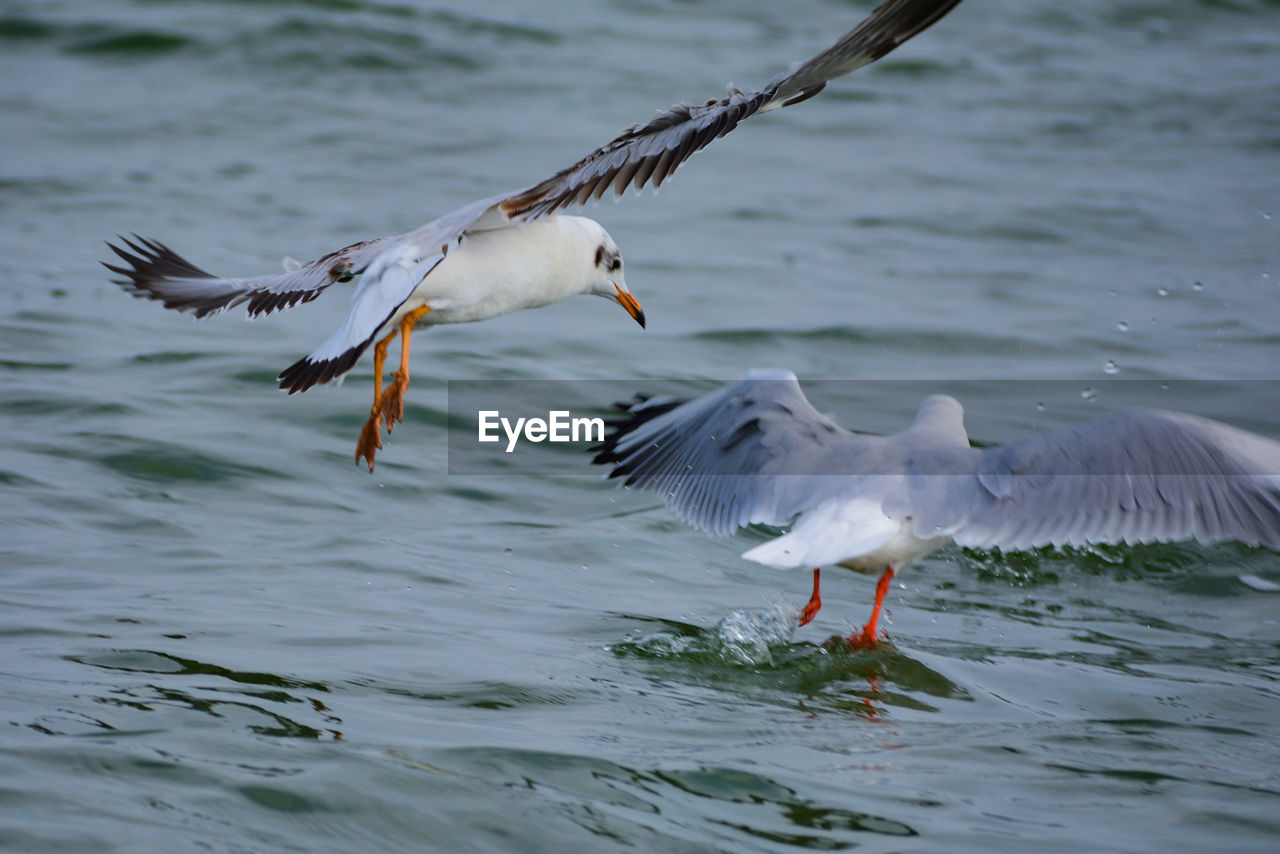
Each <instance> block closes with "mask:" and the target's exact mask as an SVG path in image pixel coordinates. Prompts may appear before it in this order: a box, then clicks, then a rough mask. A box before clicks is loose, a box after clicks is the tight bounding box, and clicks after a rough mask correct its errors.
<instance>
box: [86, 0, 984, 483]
mask: <svg viewBox="0 0 1280 854" xmlns="http://www.w3.org/2000/svg"><path fill="white" fill-rule="evenodd" d="M959 2H960V0H887V2H885V3H883V4H882V5H880V6H879V7H878V8H876V9H875V10H874V11H873V12H872V13H871V14H870V16H868V17H867V18H866V20H864V21H863V22H862V23H860V24H859V25H858V26H856V27H855V28H854V29H853V30H851V31H850V32H848V33H847V34H845V35H844V36H843V37H842V38H841V39H840V40H839V41H837V42H836V43H835V44H834V45H833V46H832V47H831V48H829V49H828V50H825V51H823V52H822V53H820V54H818V55H817V56H815V57H813V58H812V59H810V60H808V61H807V62H803V63H797V64H795V65H794V66H792V67H791V68H790V69H788V70H787V71H785V72H783V73H781V74H779V75H777V76H776V77H774V78H773V80H771V81H770V82H769V83H768V84H767V85H765V86H764V88H762V89H760V90H758V91H755V92H750V93H747V92H743V91H741V90H739V89H736V88H731V89H730V92H729V95H728V96H726V97H724V98H720V99H713V100H710V101H707V102H705V103H703V104H680V105H678V106H675V107H673V108H671V109H669V110H666V111H663V112H660V113H658V114H657V115H656V116H655V117H654V118H653V119H651V120H650V121H648V122H645V123H641V124H638V125H635V126H633V127H631V128H628V129H627V130H626V131H624V132H623V133H622V134H621V135H619V136H618V137H617V138H615V139H614V140H612V141H611V142H609V143H607V144H606V145H604V146H602V147H601V148H599V149H597V150H596V151H594V152H592V153H591V154H589V155H587V156H586V157H584V158H583V159H582V160H580V161H578V162H577V163H575V164H574V165H572V166H570V167H568V168H567V169H563V170H561V171H560V172H557V173H556V174H555V175H552V176H551V177H550V178H547V179H546V180H545V181H541V182H539V183H537V184H534V185H532V186H530V187H527V188H525V189H522V190H518V191H516V192H513V193H502V194H499V195H496V196H493V197H491V198H488V199H482V200H480V201H477V202H473V203H471V204H469V205H466V206H464V207H462V208H459V209H458V210H456V211H453V212H452V213H449V214H446V215H445V216H443V217H441V218H439V219H437V220H435V221H434V222H430V223H427V224H426V225H424V226H422V227H421V228H418V229H416V230H415V231H411V232H409V233H407V234H402V235H399V236H398V237H384V238H378V239H375V240H367V241H363V242H360V243H353V244H351V245H350V246H345V247H343V248H342V249H338V250H336V251H334V252H330V253H328V254H327V255H323V256H321V257H320V258H317V259H315V260H313V261H309V262H306V263H298V262H296V261H293V260H292V259H289V260H288V261H286V264H285V271H284V272H283V273H278V274H275V275H269V276H258V277H253V278H242V279H226V278H221V277H218V276H214V275H212V274H210V273H207V272H205V271H204V270H202V269H200V268H199V267H196V266H195V265H193V264H192V263H190V262H189V261H187V260H186V259H185V258H183V257H182V256H180V255H178V254H177V253H176V252H174V251H173V250H171V249H169V247H167V246H165V245H164V244H163V243H160V242H158V241H155V240H148V239H144V238H140V237H136V236H135V237H134V239H132V240H129V239H124V238H121V243H122V245H121V246H115V245H111V249H112V250H113V251H114V252H115V253H116V255H118V256H119V258H120V259H121V260H122V261H123V262H124V265H123V266H122V265H120V264H116V263H112V264H106V265H105V266H106V267H107V268H108V269H110V270H111V271H112V272H114V273H116V274H119V275H120V276H122V277H123V278H120V279H117V280H116V281H117V282H118V283H119V284H120V285H122V286H123V287H124V288H125V289H126V290H128V291H130V292H132V293H133V294H135V295H136V296H139V297H144V298H147V299H153V300H158V301H159V302H161V303H162V304H163V305H164V306H165V307H166V308H170V309H174V310H176V311H186V312H191V313H193V314H195V315H196V316H197V317H203V316H205V315H209V314H213V313H215V312H219V311H223V310H225V309H228V308H231V307H233V306H237V305H241V304H246V307H247V309H248V313H249V315H250V316H256V315H260V314H267V313H270V312H272V311H277V310H281V309H285V308H290V307H292V306H295V305H297V304H299V303H304V302H310V301H311V300H314V299H315V298H316V297H318V296H319V295H320V294H321V293H322V292H323V291H324V290H325V289H327V288H328V287H330V286H331V285H333V284H335V283H344V282H349V281H351V280H352V279H354V278H355V277H357V276H359V277H360V282H359V284H358V285H357V286H356V288H355V292H354V294H353V296H352V303H351V310H350V312H349V313H348V315H347V317H346V319H345V320H344V321H343V322H342V324H341V325H340V326H339V327H338V329H337V330H336V331H335V332H334V333H333V334H332V335H330V336H329V337H328V338H327V339H326V340H325V341H324V342H323V343H322V344H321V345H320V346H319V347H317V348H316V349H315V350H313V351H312V352H311V354H310V355H308V356H307V357H305V358H303V359H300V360H299V361H297V362H296V363H294V364H293V365H290V366H289V367H288V368H285V369H284V371H282V372H281V374H280V376H279V381H280V387H281V388H283V389H286V390H287V391H288V392H289V393H290V394H292V393H294V392H300V391H306V390H307V389H308V388H310V387H312V386H314V385H318V384H321V383H327V382H329V381H331V380H334V379H337V378H338V377H341V376H343V375H344V374H345V373H346V372H347V371H349V370H351V368H352V367H353V366H354V365H355V364H356V362H357V361H358V360H359V359H360V357H361V355H362V354H363V353H364V352H365V351H366V350H367V349H368V348H369V347H370V346H372V347H373V352H374V366H373V367H374V400H373V406H372V408H371V410H370V414H369V420H368V422H367V423H366V424H365V426H364V429H363V431H362V432H361V435H360V440H359V442H358V444H357V446H356V460H357V461H359V460H361V459H363V460H365V461H366V462H367V463H368V465H369V469H370V471H372V470H373V461H374V455H375V454H376V452H377V451H378V450H379V449H380V448H381V447H382V438H381V432H382V427H383V425H385V426H386V428H387V430H388V431H390V430H391V428H392V426H393V425H394V424H395V423H396V422H397V421H399V420H401V419H402V418H403V416H404V394H405V390H406V389H407V388H408V386H409V336H410V333H411V332H412V330H413V329H414V328H415V327H416V326H432V325H436V324H442V323H465V322H470V321H476V320H485V319H487V318H490V317H495V316H497V315H500V314H505V313H507V312H510V311H515V310H517V309H523V308H535V307H538V306H544V305H548V304H550V303H553V302H557V301H559V300H562V299H564V298H565V297H568V296H572V295H574V294H595V295H598V296H603V297H606V298H608V299H611V300H614V301H615V302H617V303H618V304H619V305H621V306H622V307H623V309H625V310H626V311H627V313H628V314H630V315H631V316H632V317H633V318H634V319H635V320H636V322H638V323H639V324H640V325H641V326H643V325H644V312H643V311H642V310H641V308H640V303H639V302H638V301H637V300H636V298H635V296H634V295H633V294H632V293H631V291H630V289H629V288H628V287H627V283H626V280H625V278H624V276H623V272H622V256H621V254H620V253H619V252H618V247H617V245H616V244H615V243H614V241H613V239H612V238H611V237H610V236H609V234H608V233H607V232H606V231H605V230H604V228H603V227H602V226H601V225H600V224H599V223H597V222H595V221H593V220H590V219H586V218H584V217H577V216H565V215H562V214H560V213H559V212H560V211H562V210H564V209H566V208H569V207H572V206H575V205H581V204H583V203H585V202H587V201H588V200H592V199H599V198H601V197H602V196H603V195H604V194H605V193H606V192H608V191H609V190H610V189H612V191H613V192H614V194H615V195H621V194H622V193H623V192H624V191H625V190H626V189H627V188H628V187H632V186H634V187H636V188H637V189H640V188H643V187H644V186H645V184H646V183H648V182H650V181H652V185H653V187H654V188H655V189H656V188H657V187H659V186H661V184H662V182H663V181H664V180H666V178H667V177H668V176H669V175H671V173H673V172H675V171H676V169H677V168H678V167H679V166H680V165H681V164H682V163H683V162H684V161H685V160H687V159H688V158H689V157H690V156H692V155H693V154H694V152H696V151H699V150H701V149H702V148H704V147H705V146H706V145H707V144H708V143H710V142H711V141H712V140H714V139H718V138H720V137H722V136H724V135H725V134H727V133H729V131H731V130H733V129H734V128H735V127H737V126H738V124H739V123H741V122H742V121H743V120H745V119H747V118H750V117H751V116H753V115H755V114H757V113H765V112H768V111H770V110H774V109H777V108H779V107H786V106H789V105H791V104H795V103H799V102H800V101H803V100H806V99H808V98H811V97H812V96H814V95H816V94H817V93H818V92H819V91H820V90H821V89H822V88H823V87H824V86H825V85H826V83H827V81H828V80H831V79H832V78H834V77H838V76H840V75H842V74H847V73H849V72H850V71H853V70H854V69H856V68H859V67H861V66H863V65H866V64H868V63H870V62H872V61H874V60H876V59H879V58H880V57H882V56H884V55H885V54H887V53H889V52H890V51H892V50H894V49H895V48H896V47H898V46H899V45H900V44H902V43H903V42H905V41H907V40H908V39H910V38H911V37H912V36H914V35H916V34H917V33H920V32H922V31H923V30H925V29H926V28H928V27H929V26H930V25H932V24H933V23H934V22H936V21H937V20H939V19H940V18H941V17H942V16H943V15H945V14H946V13H947V12H948V11H950V10H951V9H952V8H953V7H954V6H955V5H956V4H957V3H959ZM109 245H110V244H109ZM396 337H399V338H400V339H401V351H400V366H399V370H398V371H396V372H395V373H394V374H393V376H392V382H391V384H390V385H389V386H387V387H386V388H383V382H382V375H383V366H384V362H385V360H386V357H387V347H388V345H389V344H390V343H391V342H392V341H393V340H394V339H395V338H396Z"/></svg>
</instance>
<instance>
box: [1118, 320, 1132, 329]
mask: <svg viewBox="0 0 1280 854" xmlns="http://www.w3.org/2000/svg"><path fill="white" fill-rule="evenodd" d="M1116 329H1119V330H1120V331H1121V332H1128V331H1129V321H1127V320H1122V321H1120V322H1119V323H1117V324H1116Z"/></svg>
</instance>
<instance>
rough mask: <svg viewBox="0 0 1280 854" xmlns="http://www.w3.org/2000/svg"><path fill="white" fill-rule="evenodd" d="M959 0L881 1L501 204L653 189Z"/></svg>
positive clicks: (534, 206)
mask: <svg viewBox="0 0 1280 854" xmlns="http://www.w3.org/2000/svg"><path fill="white" fill-rule="evenodd" d="M959 2H960V0H887V2H885V3H882V4H881V5H880V6H878V7H876V9H875V10H874V11H873V12H872V13H871V14H870V15H869V16H868V17H867V18H866V19H865V20H864V21H863V22H862V23H860V24H858V26H856V27H854V28H853V29H852V30H850V31H849V32H848V33H846V34H845V35H844V36H843V37H842V38H841V39H840V40H839V41H837V42H836V43H835V44H834V45H832V46H831V47H830V48H828V49H827V50H825V51H823V52H822V53H820V54H818V55H817V56H815V57H814V58H812V59H810V60H809V61H808V62H804V63H801V64H799V65H797V66H795V67H793V68H792V69H790V70H788V71H785V72H783V73H782V74H779V75H778V76H777V77H775V78H774V79H773V80H771V81H770V82H769V84H768V85H767V86H765V87H764V88H763V89H761V90H759V91H758V92H752V93H749V94H748V93H745V92H742V91H741V90H738V89H736V88H731V89H730V92H729V94H728V95H727V96H726V97H724V98H721V99H719V100H710V101H707V102H706V103H705V104H678V105H676V106H674V107H672V108H671V109H669V110H665V111H662V112H660V113H658V114H657V115H656V116H654V117H653V118H652V119H650V120H649V121H648V122H646V123H643V124H637V125H634V126H632V127H630V128H628V129H627V130H625V131H623V132H622V134H621V135H619V136H618V137H617V138H616V139H614V140H612V141H611V142H609V143H607V144H605V145H604V146H602V147H601V148H599V149H597V150H596V151H594V152H592V153H591V154H589V155H587V156H586V157H584V158H583V159H582V160H580V161H578V162H577V163H575V164H574V165H572V166H570V167H569V168H567V169H563V170H561V171H560V172H557V173H556V174H555V175H553V176H551V177H550V178H548V179H546V180H545V181H542V182H540V183H538V184H535V185H533V186H532V187H530V188H529V189H527V190H524V191H522V192H519V193H515V194H513V195H512V196H511V197H510V198H508V199H506V200H505V201H503V202H502V204H501V209H502V211H503V213H505V214H506V215H507V216H508V217H510V218H512V219H520V220H528V219H533V218H535V217H539V216H542V215H544V214H548V213H551V212H553V211H555V210H558V209H560V208H565V207H569V206H571V205H580V204H583V203H585V202H586V201H588V200H589V199H599V198H601V197H602V196H603V195H604V194H605V193H606V192H608V190H609V188H610V187H612V188H613V191H614V194H615V195H619V196H620V195H622V194H623V192H625V191H626V189H627V187H629V186H634V187H635V188H636V189H641V188H643V187H644V185H645V184H646V183H647V182H648V181H649V180H651V179H652V181H653V186H654V189H657V188H658V187H660V186H661V185H662V182H663V181H665V180H666V179H667V177H668V176H669V175H670V174H671V173H673V172H675V171H676V169H677V168H679V167H680V164H682V163H684V161H686V160H688V159H689V158H690V157H691V156H693V154H694V153H695V152H697V151H701V150H702V149H703V148H705V147H706V146H707V145H708V144H709V143H710V142H711V141H712V140H716V139H719V138H720V137H722V136H724V135H725V134H727V133H729V132H730V131H731V130H733V129H734V128H735V127H737V126H738V124H739V123H740V122H742V121H743V120H745V119H748V118H750V117H751V116H753V115H755V114H756V113H761V112H767V111H768V110H772V109H777V108H778V107H787V106H790V105H792V104H796V103H799V102H800V101H803V100H806V99H808V98H811V97H813V96H814V95H816V94H818V92H819V91H821V90H822V88H823V87H824V86H825V85H826V83H827V81H828V80H831V79H832V78H835V77H839V76H840V75H842V74H848V73H849V72H850V71H853V70H854V69H857V68H860V67H861V66H863V65H866V64H868V63H870V62H874V61H875V60H877V59H879V58H880V57H882V56H884V55H885V54H887V53H889V52H890V51H892V50H893V49H894V48H896V47H898V45H900V44H902V43H903V42H905V41H907V40H908V39H910V38H911V37H912V36H915V35H916V34H918V33H920V32H923V31H924V30H925V29H927V28H928V27H930V26H931V25H932V24H933V23H935V22H936V21H938V20H939V19H940V18H942V17H943V16H944V15H945V14H946V13H947V12H949V11H950V10H951V9H952V8H953V7H955V6H956V5H957V4H958V3H959Z"/></svg>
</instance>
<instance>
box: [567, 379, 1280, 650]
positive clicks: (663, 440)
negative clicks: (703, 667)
mask: <svg viewBox="0 0 1280 854" xmlns="http://www.w3.org/2000/svg"><path fill="white" fill-rule="evenodd" d="M618 408H619V409H621V410H622V411H623V412H624V413H625V415H624V416H623V417H621V418H620V419H617V420H615V421H614V422H613V430H612V432H611V433H610V434H609V435H608V436H606V437H605V441H604V442H603V443H602V444H600V445H598V446H596V447H595V448H593V449H592V450H594V451H598V453H597V455H596V456H595V458H594V459H593V462H595V463H599V464H604V465H610V466H613V469H612V471H611V472H610V473H609V477H611V478H622V477H625V478H626V480H625V481H623V483H624V484H625V485H626V486H634V487H638V488H641V489H648V490H652V491H654V492H658V493H661V495H662V496H663V498H664V499H665V500H666V502H667V503H668V504H669V505H670V506H671V507H672V508H673V509H674V510H675V511H676V513H677V514H678V515H679V516H680V517H681V518H682V519H683V520H684V521H685V522H688V523H689V524H691V525H694V526H696V527H698V528H701V529H702V530H704V531H707V532H709V533H712V534H716V535H728V534H731V533H733V532H734V531H735V530H736V529H738V528H741V527H744V526H746V525H755V524H760V525H771V526H776V527H784V526H787V525H790V530H788V531H787V532H786V533H784V534H782V535H781V536H778V537H775V538H774V539H771V540H768V541H766V542H764V543H761V544H760V545H758V546H756V547H755V548H752V549H749V550H748V551H746V552H744V553H743V555H742V556H743V557H744V558H746V559H748V560H753V561H757V562H758V563H763V564H766V565H768V566H773V567H777V568H782V569H786V568H795V567H818V568H815V569H814V570H813V594H812V595H811V597H810V599H809V603H808V604H807V605H806V606H805V608H804V609H803V611H802V612H801V616H800V625H805V624H806V623H808V622H809V621H810V620H812V619H813V617H814V616H815V615H816V614H817V612H818V609H819V608H820V607H821V604H822V600H821V598H820V596H819V589H818V580H819V569H820V567H821V565H823V564H837V565H839V566H844V567H847V568H849V569H855V570H859V571H863V572H880V573H881V575H880V580H879V582H878V584H877V585H876V597H875V605H874V607H873V609H872V612H871V619H870V620H868V621H867V623H866V625H865V626H863V628H862V629H861V631H859V632H855V633H854V634H853V635H851V636H850V637H849V638H848V640H847V643H848V644H849V646H850V647H853V648H856V649H861V648H866V647H871V646H874V645H875V644H876V642H877V631H876V627H877V623H878V620H879V618H880V608H881V606H882V605H883V604H884V597H885V593H886V592H887V591H888V589H889V583H890V581H891V580H892V579H893V577H894V574H895V573H896V572H897V571H898V570H899V569H901V568H902V567H904V566H905V565H907V564H909V563H911V562H912V561H914V560H917V559H919V558H921V557H923V556H924V555H926V554H929V553H930V552H933V551H935V550H936V549H939V548H942V547H943V546H944V545H947V544H950V543H958V544H959V545H961V546H970V547H974V548H1000V549H1005V550H1017V549H1028V548H1034V547H1036V546H1046V545H1083V544H1087V543H1118V542H1122V543H1146V542H1164V541H1174V540H1184V539H1195V540H1198V541H1200V542H1205V543H1208V542H1214V541H1218V540H1238V541H1240V542H1243V543H1246V544H1249V545H1264V546H1268V547H1270V548H1272V549H1280V442H1277V441H1275V440H1274V439H1270V438H1265V437H1263V436H1259V435H1256V434H1253V433H1248V432H1246V431H1244V430H1240V429H1238V428H1235V427H1231V426H1228V425H1226V424H1222V423H1219V422H1216V421H1210V420H1208V419H1206V418H1200V417H1197V416H1195V415H1185V414H1182V413H1178V412H1167V411H1164V410H1157V409H1138V410H1132V411H1127V412H1121V413H1117V414H1113V415H1108V416H1106V417H1104V418H1100V419H1097V420H1095V421H1090V422H1087V423H1085V424H1082V425H1079V426H1077V427H1071V428H1068V429H1065V430H1058V431H1054V432H1050V433H1044V434H1041V435H1037V436H1034V437H1032V438H1028V439H1023V440H1021V441H1017V442H1014V443H1012V444H1009V445H1004V446H1000V447H990V448H974V447H970V445H969V437H968V434H967V433H966V432H965V428H964V410H963V408H962V407H961V405H960V402H959V401H957V400H956V399H955V398H953V397H948V396H946V395H933V396H931V397H928V398H926V399H925V400H924V402H923V403H922V404H921V405H920V409H919V411H918V412H917V413H916V417H915V420H914V421H913V422H912V424H911V426H910V427H909V428H907V429H906V430H905V431H903V432H901V433H896V434H894V435H891V436H883V437H880V436H867V435H856V434H854V433H851V432H849V431H848V430H846V429H844V428H842V427H840V426H838V425H836V424H835V422H833V421H832V420H831V419H829V418H827V417H826V416H824V415H822V414H820V413H819V412H818V411H817V410H816V409H814V407H813V405H812V404H811V403H809V401H808V399H807V398H806V397H805V396H804V392H803V391H802V390H801V389H800V384H799V382H798V381H797V380H796V376H795V374H793V373H791V372H790V371H784V370H756V371H752V372H750V373H749V374H748V375H747V377H746V379H744V380H741V381H740V382H737V383H734V384H731V385H727V386H725V387H723V388H720V389H718V390H716V391H712V392H710V393H708V394H705V395H703V396H701V397H698V398H695V399H693V400H689V401H679V400H655V399H646V398H644V397H643V396H637V398H636V399H635V400H634V401H632V402H631V403H626V404H618Z"/></svg>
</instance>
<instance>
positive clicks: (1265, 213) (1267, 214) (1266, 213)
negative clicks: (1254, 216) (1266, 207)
mask: <svg viewBox="0 0 1280 854" xmlns="http://www.w3.org/2000/svg"><path fill="white" fill-rule="evenodd" d="M1262 218H1263V219H1265V220H1266V221H1267V222H1271V212H1270V211H1263V212H1262Z"/></svg>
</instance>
